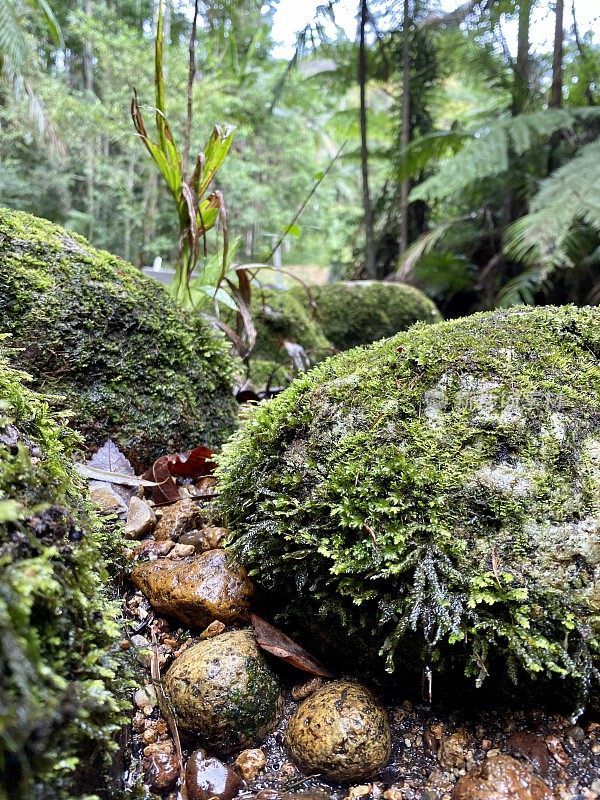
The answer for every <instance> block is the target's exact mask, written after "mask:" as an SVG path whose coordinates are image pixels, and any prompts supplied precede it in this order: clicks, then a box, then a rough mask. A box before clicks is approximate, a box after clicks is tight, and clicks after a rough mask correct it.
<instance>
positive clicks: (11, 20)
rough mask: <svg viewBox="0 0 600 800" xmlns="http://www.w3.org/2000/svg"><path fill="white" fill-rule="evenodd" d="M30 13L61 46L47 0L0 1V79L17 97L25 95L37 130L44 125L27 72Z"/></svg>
mask: <svg viewBox="0 0 600 800" xmlns="http://www.w3.org/2000/svg"><path fill="white" fill-rule="evenodd" d="M32 12H33V13H34V14H35V18H36V19H37V20H39V21H40V22H41V23H42V24H43V25H44V27H45V28H46V30H47V31H48V35H49V36H50V39H51V40H52V41H53V42H54V44H56V45H58V46H63V45H64V42H63V38H62V33H61V30H60V26H59V24H58V21H57V19H56V17H55V16H54V13H53V11H52V9H51V7H50V5H49V4H48V2H47V0H22V2H19V0H0V78H1V77H2V76H4V78H5V79H6V80H7V81H8V82H9V83H10V85H11V86H12V90H13V92H14V94H15V96H16V97H17V98H20V97H25V98H27V100H28V103H29V113H30V115H31V117H32V119H33V120H34V121H35V122H36V123H37V125H38V127H39V129H40V131H41V130H43V128H44V125H45V119H44V112H43V108H42V103H41V101H40V99H39V97H38V95H37V93H36V91H35V89H34V87H33V82H32V80H31V75H30V74H28V73H30V71H31V65H32V64H35V62H36V49H35V44H36V41H35V38H34V37H33V35H32V34H31V33H30V32H29V31H28V29H27V19H28V18H31V14H32Z"/></svg>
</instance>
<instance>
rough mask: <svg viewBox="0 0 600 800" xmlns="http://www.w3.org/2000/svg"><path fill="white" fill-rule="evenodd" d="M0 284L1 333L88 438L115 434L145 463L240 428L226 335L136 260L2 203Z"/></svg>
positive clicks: (136, 459) (135, 459)
mask: <svg viewBox="0 0 600 800" xmlns="http://www.w3.org/2000/svg"><path fill="white" fill-rule="evenodd" d="M0 284H1V285H2V292H1V294H0V333H2V332H4V333H7V332H8V333H11V334H12V335H13V344H14V346H15V347H17V348H21V352H20V353H19V355H18V365H19V366H20V367H22V368H23V369H24V370H26V371H27V372H28V373H30V374H31V375H32V376H33V378H34V382H35V386H36V387H41V388H42V390H43V391H44V392H50V393H53V394H59V395H63V396H64V401H63V403H62V405H63V406H64V408H66V409H70V410H72V411H73V412H74V417H73V420H72V424H73V426H74V427H75V428H77V429H78V430H79V431H81V432H82V433H83V434H84V436H85V438H86V440H87V442H88V443H89V444H93V445H96V444H100V443H103V442H104V441H105V440H106V439H107V438H108V437H110V438H112V439H113V440H114V441H115V442H116V443H117V444H118V445H119V447H120V448H121V449H122V450H123V451H124V452H125V453H126V454H127V456H128V457H129V458H130V459H131V460H132V461H133V462H134V463H135V464H136V466H138V467H139V466H142V465H145V464H148V463H149V462H150V461H151V460H152V459H153V458H154V457H156V456H159V455H162V454H163V453H166V452H174V451H180V450H186V449H189V448H190V447H192V446H194V445H196V444H198V443H200V442H205V443H207V444H212V445H218V444H220V443H221V442H222V441H223V439H224V438H225V437H226V436H227V435H228V434H229V433H230V432H231V430H232V429H233V427H234V402H233V398H232V380H233V379H232V372H233V363H232V361H231V359H230V356H229V352H228V346H227V344H226V342H225V341H224V339H223V338H222V337H221V335H220V334H218V333H217V332H215V331H213V330H212V329H211V328H210V327H209V326H208V324H207V323H205V322H204V321H203V320H202V319H200V318H199V317H198V316H191V315H189V314H188V313H186V312H185V311H183V310H182V309H180V308H179V307H178V306H176V305H175V304H174V303H173V301H172V300H171V298H170V297H169V295H168V294H167V292H166V291H165V289H164V288H163V287H162V286H160V284H158V282H156V281H154V280H152V279H151V278H146V277H145V276H144V275H142V274H141V273H140V272H139V270H137V269H135V267H133V266H131V265H130V264H127V263H126V262H125V261H122V260H121V259H119V258H116V257H114V256H111V255H109V254H108V253H105V252H101V251H98V250H94V249H93V248H92V247H90V245H89V244H88V243H87V242H86V241H85V240H84V239H82V238H81V237H79V236H76V235H75V234H71V233H68V232H67V231H65V230H63V229H62V228H59V227H58V226H56V225H53V224H51V223H49V222H47V221H45V220H41V219H37V218H36V217H33V216H30V215H29V214H23V213H20V212H16V211H9V210H6V209H0Z"/></svg>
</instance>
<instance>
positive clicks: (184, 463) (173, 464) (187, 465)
mask: <svg viewBox="0 0 600 800" xmlns="http://www.w3.org/2000/svg"><path fill="white" fill-rule="evenodd" d="M214 455H215V451H214V450H211V449H210V448H209V447H205V446H204V445H199V446H198V447H194V449H193V450H188V451H187V452H186V453H179V454H177V455H171V456H163V458H164V459H166V462H167V466H168V467H169V472H170V473H171V475H176V476H177V477H179V478H202V477H204V476H205V475H211V474H212V473H213V472H214V470H215V467H216V466H217V465H216V463H215V462H214V461H213V458H214Z"/></svg>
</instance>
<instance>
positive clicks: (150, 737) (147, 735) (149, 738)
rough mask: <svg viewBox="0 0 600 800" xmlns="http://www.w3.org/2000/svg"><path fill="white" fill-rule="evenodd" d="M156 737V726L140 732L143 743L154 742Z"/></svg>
mask: <svg viewBox="0 0 600 800" xmlns="http://www.w3.org/2000/svg"><path fill="white" fill-rule="evenodd" d="M157 739H158V733H157V732H156V728H147V729H146V730H145V731H144V732H143V734H142V740H143V742H144V744H154V742H155V741H156V740H157Z"/></svg>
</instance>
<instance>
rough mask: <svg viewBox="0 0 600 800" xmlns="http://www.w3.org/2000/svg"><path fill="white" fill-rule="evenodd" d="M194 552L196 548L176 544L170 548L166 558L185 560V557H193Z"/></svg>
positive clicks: (191, 545)
mask: <svg viewBox="0 0 600 800" xmlns="http://www.w3.org/2000/svg"><path fill="white" fill-rule="evenodd" d="M195 552H196V548H195V547H194V545H193V544H176V545H175V547H173V548H171V551H170V552H169V555H168V556H167V558H186V557H187V556H193V555H194V553H195Z"/></svg>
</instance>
